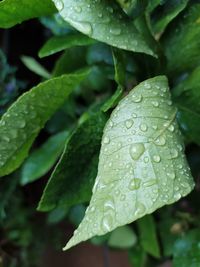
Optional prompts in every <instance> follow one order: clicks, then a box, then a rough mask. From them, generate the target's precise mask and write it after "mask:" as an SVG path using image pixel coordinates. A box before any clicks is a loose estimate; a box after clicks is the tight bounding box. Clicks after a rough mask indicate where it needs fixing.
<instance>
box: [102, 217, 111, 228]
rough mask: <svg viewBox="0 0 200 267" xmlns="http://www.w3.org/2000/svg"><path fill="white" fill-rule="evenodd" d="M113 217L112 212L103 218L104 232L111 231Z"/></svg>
mask: <svg viewBox="0 0 200 267" xmlns="http://www.w3.org/2000/svg"><path fill="white" fill-rule="evenodd" d="M112 225H113V218H112V216H111V215H110V214H107V215H105V216H104V218H103V220H102V230H103V232H109V231H111V229H112Z"/></svg>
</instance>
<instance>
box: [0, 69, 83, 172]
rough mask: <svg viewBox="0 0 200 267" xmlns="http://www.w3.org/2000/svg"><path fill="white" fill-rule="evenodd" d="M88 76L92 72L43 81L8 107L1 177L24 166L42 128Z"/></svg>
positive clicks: (0, 127) (1, 127) (0, 143)
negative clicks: (22, 164) (23, 163)
mask: <svg viewBox="0 0 200 267" xmlns="http://www.w3.org/2000/svg"><path fill="white" fill-rule="evenodd" d="M87 75H88V71H86V72H83V73H82V74H81V73H80V74H71V75H63V76H60V77H58V78H54V79H50V80H48V81H46V82H44V83H40V84H39V85H38V86H36V87H34V88H32V89H31V90H30V91H28V92H26V93H24V94H23V95H22V96H20V97H19V99H18V100H17V101H16V102H15V103H14V104H13V105H12V106H11V107H10V108H9V109H8V111H7V112H6V113H5V114H4V115H3V116H2V118H1V121H0V176H4V175H6V174H9V173H11V172H12V171H14V170H15V169H17V168H18V167H19V166H20V165H21V163H22V162H23V161H24V159H25V158H26V157H27V154H28V151H29V149H30V147H31V145H32V143H33V142H34V140H35V138H36V136H37V135H38V133H39V131H40V130H41V128H43V127H44V125H45V123H46V122H47V120H48V119H49V118H50V117H51V116H52V115H53V114H54V112H55V111H56V110H57V109H58V108H59V107H60V106H61V105H62V104H63V103H64V101H65V100H66V99H67V97H68V96H69V94H70V93H71V92H72V90H73V88H74V87H75V86H76V85H78V84H79V83H80V82H81V81H82V80H83V79H84V78H85V77H86V76H87Z"/></svg>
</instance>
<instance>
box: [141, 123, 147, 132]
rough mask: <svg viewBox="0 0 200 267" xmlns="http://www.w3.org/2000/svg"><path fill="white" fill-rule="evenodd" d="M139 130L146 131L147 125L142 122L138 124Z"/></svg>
mask: <svg viewBox="0 0 200 267" xmlns="http://www.w3.org/2000/svg"><path fill="white" fill-rule="evenodd" d="M140 130H141V131H143V132H146V131H147V130H148V126H147V125H146V124H144V123H143V124H141V125H140Z"/></svg>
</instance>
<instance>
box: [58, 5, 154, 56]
mask: <svg viewBox="0 0 200 267" xmlns="http://www.w3.org/2000/svg"><path fill="white" fill-rule="evenodd" d="M53 2H54V3H55V5H56V7H57V9H58V11H59V12H60V14H61V16H62V17H63V18H64V19H65V20H66V21H67V22H68V23H70V24H71V25H72V26H73V27H74V28H75V29H77V30H78V31H80V32H82V33H83V34H85V35H88V36H90V37H91V38H93V39H96V40H98V41H101V42H104V43H107V44H109V45H112V46H115V47H118V48H121V49H125V50H130V51H134V52H141V53H146V54H149V55H154V53H153V51H152V50H151V49H150V48H149V47H148V45H147V44H146V42H145V40H144V38H143V36H142V35H141V34H140V33H139V32H138V31H137V29H136V28H135V26H134V25H133V22H132V21H131V20H130V19H129V18H128V16H126V15H125V14H124V13H123V11H122V10H121V9H120V7H119V6H118V5H117V4H116V3H114V2H113V3H112V4H111V3H108V1H106V0H101V1H100V0H97V1H91V0H81V1H79V2H78V3H77V2H76V1H73V0H53ZM154 56H155V55H154Z"/></svg>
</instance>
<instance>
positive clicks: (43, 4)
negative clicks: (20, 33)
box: [0, 0, 56, 28]
mask: <svg viewBox="0 0 200 267" xmlns="http://www.w3.org/2000/svg"><path fill="white" fill-rule="evenodd" d="M54 12H56V9H55V7H54V5H53V3H52V1H51V0H42V1H41V0H4V1H1V2H0V28H10V27H12V26H14V25H16V24H18V23H21V22H23V21H24V20H28V19H32V18H37V17H41V16H48V15H51V14H53V13H54Z"/></svg>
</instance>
